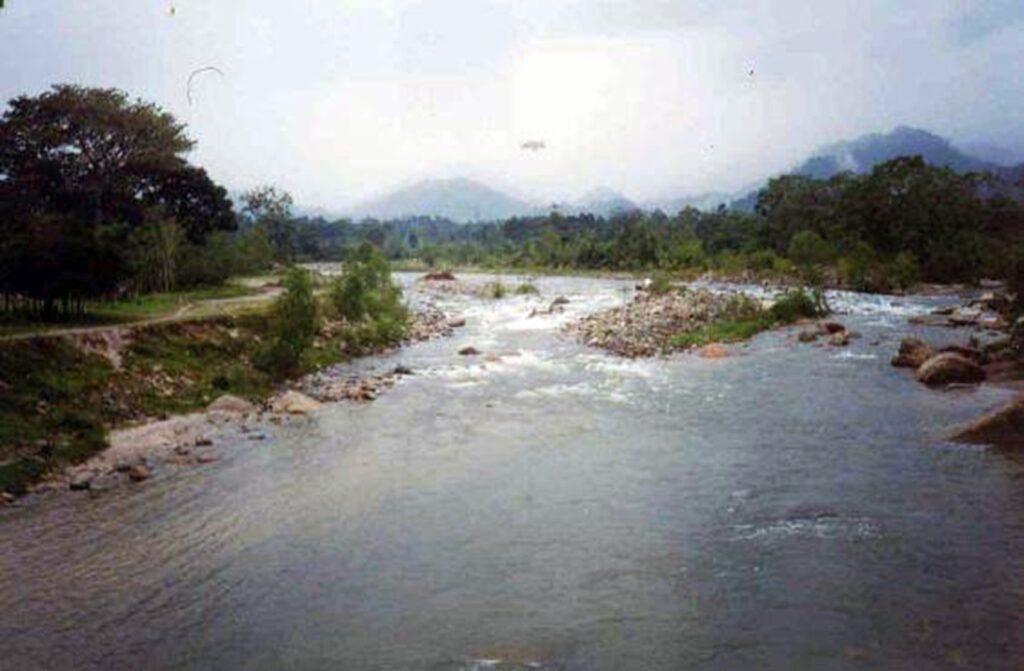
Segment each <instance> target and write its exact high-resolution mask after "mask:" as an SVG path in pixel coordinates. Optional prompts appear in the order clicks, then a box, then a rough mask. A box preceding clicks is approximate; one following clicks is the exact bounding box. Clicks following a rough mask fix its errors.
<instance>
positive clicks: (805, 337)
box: [796, 331, 818, 343]
mask: <svg viewBox="0 0 1024 671" xmlns="http://www.w3.org/2000/svg"><path fill="white" fill-rule="evenodd" d="M796 339H797V340H798V341H799V342H803V343H808V342H815V341H816V340H817V339H818V332H817V331H800V333H799V334H797V336H796Z"/></svg>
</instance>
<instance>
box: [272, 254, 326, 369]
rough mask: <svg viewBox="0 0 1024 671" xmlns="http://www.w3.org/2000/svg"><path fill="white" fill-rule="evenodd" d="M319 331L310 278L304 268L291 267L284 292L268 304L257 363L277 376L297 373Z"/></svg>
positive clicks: (318, 320)
mask: <svg viewBox="0 0 1024 671" xmlns="http://www.w3.org/2000/svg"><path fill="white" fill-rule="evenodd" d="M319 330H320V319H319V316H318V314H317V304H316V299H315V298H314V296H313V281H312V278H310V276H309V273H308V272H306V271H305V270H302V269H299V268H293V269H291V270H290V271H288V274H287V275H285V278H284V293H283V294H282V295H281V296H280V297H279V298H278V299H277V300H276V301H275V302H274V305H273V306H272V307H271V310H270V317H269V329H268V331H269V332H268V341H267V343H266V345H265V346H264V347H263V349H262V350H261V351H260V354H259V357H258V365H259V366H260V368H262V369H263V370H266V371H268V372H270V373H272V374H274V375H276V376H279V377H284V376H286V375H289V374H291V373H294V372H296V371H297V370H299V367H300V365H301V362H302V356H303V354H304V353H305V352H306V350H308V349H309V348H310V346H311V345H312V344H313V340H314V339H315V338H316V335H317V332H318V331H319Z"/></svg>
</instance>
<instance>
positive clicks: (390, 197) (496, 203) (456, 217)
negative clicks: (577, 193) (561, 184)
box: [346, 179, 537, 223]
mask: <svg viewBox="0 0 1024 671" xmlns="http://www.w3.org/2000/svg"><path fill="white" fill-rule="evenodd" d="M536 212H537V207H536V206H534V205H533V204H531V203H528V202H526V201H523V200H519V199H517V198H514V197H512V196H509V195H507V194H504V193H502V192H500V191H498V190H496V189H492V188H491V187H489V186H487V185H485V184H481V183H479V182H474V181H473V180H470V179H430V180H424V181H422V182H417V183H416V184H413V185H411V186H407V187H404V188H401V189H397V190H396V191H392V192H391V193H388V194H385V195H383V196H380V197H378V198H374V199H373V200H370V201H367V202H365V203H363V204H362V205H359V206H357V207H354V208H352V210H351V211H349V212H347V213H346V214H347V215H348V216H349V217H353V218H356V219H361V218H374V219H382V220H389V219H401V218H406V217H415V216H432V217H442V218H445V219H450V220H452V221H457V222H461V223H465V222H469V221H494V220H499V219H508V218H510V217H519V216H526V215H529V214H534V213H536Z"/></svg>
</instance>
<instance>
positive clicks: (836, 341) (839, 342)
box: [828, 331, 850, 347]
mask: <svg viewBox="0 0 1024 671" xmlns="http://www.w3.org/2000/svg"><path fill="white" fill-rule="evenodd" d="M828 344H829V345H831V346H832V347H846V346H847V345H849V344H850V334H849V332H847V331H836V332H835V333H833V334H832V335H830V336H829V338H828Z"/></svg>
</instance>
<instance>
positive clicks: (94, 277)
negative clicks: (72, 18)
mask: <svg viewBox="0 0 1024 671" xmlns="http://www.w3.org/2000/svg"><path fill="white" fill-rule="evenodd" d="M194 144H195V143H194V142H193V140H191V139H190V138H189V137H188V135H187V133H186V129H185V127H184V126H183V125H182V124H180V123H179V122H178V121H176V120H175V119H174V118H173V117H172V116H171V115H170V114H168V113H167V112H165V111H163V110H161V109H160V108H158V107H157V106H156V105H154V104H152V103H147V102H144V101H141V100H132V99H131V98H130V97H129V96H128V94H127V93H124V92H122V91H118V90H114V89H96V88H86V87H80V86H68V85H59V86H54V87H53V88H52V89H50V90H49V91H47V92H45V93H43V94H41V95H38V96H21V97H18V98H15V99H13V100H11V101H10V102H9V103H8V107H7V109H6V111H5V112H4V114H3V116H2V117H0V227H2V230H3V235H2V236H0V295H2V305H0V309H2V310H3V313H4V314H7V315H11V314H19V315H23V316H24V315H26V314H27V315H31V316H32V318H39V319H44V320H60V319H70V318H74V317H76V316H80V315H81V314H82V313H84V312H86V311H88V310H89V306H90V305H91V304H94V303H96V302H103V301H114V300H118V299H123V298H125V297H128V296H137V295H140V294H146V293H151V292H167V291H173V290H181V289H186V288H189V287H202V286H216V285H218V284H221V283H223V282H225V281H226V280H227V279H228V278H229V277H232V276H236V275H243V274H252V273H258V272H263V271H265V270H267V269H268V268H270V267H272V266H273V265H274V264H280V265H288V264H290V263H293V262H300V261H344V260H346V259H347V258H349V257H350V256H351V255H353V254H354V253H355V250H357V249H358V248H359V247H360V245H362V244H363V243H370V244H372V245H373V246H375V247H377V248H378V249H379V250H381V251H382V252H383V253H384V255H385V256H386V258H387V259H388V260H390V261H393V262H394V261H397V262H403V263H407V264H408V263H416V264H418V265H421V266H425V267H435V266H439V265H442V266H476V267H481V268H488V269H501V268H509V269H530V270H552V271H572V270H586V271H645V272H646V271H655V270H660V271H667V272H678V273H687V272H689V273H694V272H703V271H709V270H710V271H714V272H718V273H721V274H724V275H731V276H735V275H739V274H743V273H747V274H750V273H753V274H756V275H777V276H794V275H797V276H800V277H807V276H808V275H807V272H808V270H809V269H813V270H814V275H815V276H816V277H818V278H819V280H820V281H822V282H826V283H829V284H831V285H836V286H845V287H850V288H854V289H860V290H872V291H892V290H900V289H906V288H909V287H911V286H912V285H914V284H915V283H917V282H919V281H926V282H974V281H977V280H978V279H981V278H1007V277H1010V276H1013V275H1014V274H1015V273H1016V274H1019V273H1018V272H1017V270H1016V269H1017V268H1018V266H1019V262H1020V259H1021V258H1022V252H1024V246H1022V244H1021V241H1022V233H1024V208H1022V205H1021V202H1020V199H1019V198H1015V197H1014V196H1015V195H1018V194H1019V193H1020V190H1021V189H1024V184H1018V185H1012V184H1005V183H1002V182H1000V180H999V179H998V178H997V177H995V176H993V175H989V174H978V173H968V174H960V173H957V172H955V171H953V170H951V169H949V168H946V167H937V166H932V165H928V164H926V163H925V162H924V161H923V160H922V159H921V158H920V157H915V156H908V157H900V158H896V159H893V160H890V161H888V162H886V163H882V164H880V165H877V166H875V167H874V168H873V169H872V170H871V171H870V172H868V173H866V174H853V173H842V174H839V175H836V176H834V177H831V178H828V179H815V178H812V177H809V176H803V175H784V176H780V177H776V178H774V179H771V180H770V181H769V182H768V183H767V185H766V186H765V188H763V189H762V190H761V191H760V192H759V193H757V195H756V205H755V207H754V209H753V211H752V212H744V211H738V210H735V209H729V208H727V207H726V206H724V205H723V206H720V207H719V208H718V209H715V210H713V211H699V210H696V209H693V208H687V209H684V210H683V211H681V212H678V213H672V214H667V213H663V212H660V211H655V212H642V211H634V212H623V213H620V214H617V215H614V216H611V217H608V218H598V217H594V216H592V215H574V216H565V215H562V214H560V213H558V212H552V213H551V214H549V215H547V216H539V217H534V218H517V219H509V220H506V221H499V222H489V223H473V224H456V223H453V222H450V221H446V220H443V219H436V218H430V217H415V218H408V219H402V220H395V221H386V222H381V221H375V220H367V221H360V222H353V221H349V220H339V221H333V222H328V221H325V220H323V219H309V218H303V217H295V216H293V214H292V207H293V203H292V199H291V196H289V195H288V194H287V193H286V192H284V191H283V190H280V189H278V188H275V187H273V186H264V187H259V188H256V189H253V190H252V191H249V192H247V193H244V194H242V195H241V197H240V198H238V199H237V202H232V200H231V199H230V198H229V197H228V192H227V190H226V189H225V188H224V187H223V186H221V185H218V184H216V183H215V182H214V181H213V180H212V179H211V178H210V177H209V175H208V174H207V173H206V171H205V170H204V169H203V168H201V167H198V166H195V165H192V164H191V163H189V161H188V159H187V154H188V152H189V151H190V150H191V149H192V148H193V147H194Z"/></svg>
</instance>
